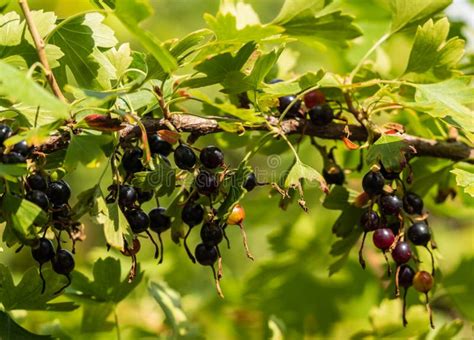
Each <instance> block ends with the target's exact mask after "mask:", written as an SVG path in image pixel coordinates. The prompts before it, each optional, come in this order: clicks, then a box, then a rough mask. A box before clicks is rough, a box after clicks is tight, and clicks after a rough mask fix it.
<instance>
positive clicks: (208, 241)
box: [201, 222, 224, 247]
mask: <svg viewBox="0 0 474 340" xmlns="http://www.w3.org/2000/svg"><path fill="white" fill-rule="evenodd" d="M223 239H224V232H223V230H222V228H221V227H220V226H219V225H218V224H217V223H211V222H208V223H204V224H203V225H202V228H201V240H202V243H204V245H206V246H207V247H213V246H217V245H218V244H219V243H221V242H222V240H223Z"/></svg>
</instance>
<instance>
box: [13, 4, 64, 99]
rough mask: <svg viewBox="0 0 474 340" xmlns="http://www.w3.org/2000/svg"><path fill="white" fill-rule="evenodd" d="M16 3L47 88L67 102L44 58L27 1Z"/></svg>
mask: <svg viewBox="0 0 474 340" xmlns="http://www.w3.org/2000/svg"><path fill="white" fill-rule="evenodd" d="M18 3H19V4H20V7H21V10H22V11H23V14H24V16H25V19H26V25H27V26H28V30H29V31H30V33H31V37H32V38H33V42H34V43H35V46H36V52H38V58H39V60H40V62H41V64H42V65H43V67H44V72H45V75H46V79H48V83H49V86H51V90H52V91H53V93H54V95H55V96H56V97H58V98H59V99H60V100H62V101H63V102H67V101H66V98H65V97H64V95H63V93H62V92H61V89H60V88H59V85H58V83H57V81H56V78H55V77H54V74H53V71H51V67H50V66H49V62H48V58H47V56H46V50H45V43H44V41H43V38H41V36H40V34H39V32H38V29H37V28H36V26H35V23H34V22H33V18H32V16H31V11H30V7H29V6H28V1H27V0H18Z"/></svg>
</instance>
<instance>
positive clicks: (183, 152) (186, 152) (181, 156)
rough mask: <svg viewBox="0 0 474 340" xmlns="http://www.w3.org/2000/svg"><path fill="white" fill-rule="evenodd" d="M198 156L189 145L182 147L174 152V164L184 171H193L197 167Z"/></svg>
mask: <svg viewBox="0 0 474 340" xmlns="http://www.w3.org/2000/svg"><path fill="white" fill-rule="evenodd" d="M196 161H197V158H196V155H195V154H194V151H193V149H191V148H190V147H189V146H187V145H180V146H178V147H177V148H176V149H175V150H174V162H175V164H176V166H177V167H178V168H180V169H182V170H191V169H192V168H194V166H195V165H196Z"/></svg>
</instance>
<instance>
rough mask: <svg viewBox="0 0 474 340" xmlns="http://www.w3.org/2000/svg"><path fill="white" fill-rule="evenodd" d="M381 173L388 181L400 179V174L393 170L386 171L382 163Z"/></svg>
mask: <svg viewBox="0 0 474 340" xmlns="http://www.w3.org/2000/svg"><path fill="white" fill-rule="evenodd" d="M380 173H381V174H382V176H383V177H384V178H385V179H386V180H388V181H393V180H395V179H399V178H400V172H398V171H392V170H390V171H388V170H387V169H385V167H384V166H383V164H382V163H380Z"/></svg>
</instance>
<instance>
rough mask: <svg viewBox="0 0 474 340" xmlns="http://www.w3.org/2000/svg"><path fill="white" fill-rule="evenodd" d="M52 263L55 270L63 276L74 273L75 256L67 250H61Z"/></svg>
mask: <svg viewBox="0 0 474 340" xmlns="http://www.w3.org/2000/svg"><path fill="white" fill-rule="evenodd" d="M51 263H52V264H53V270H54V271H55V272H56V273H58V274H62V275H67V274H69V273H70V272H72V271H73V270H74V266H75V263H74V256H73V255H72V253H71V252H70V251H69V250H66V249H59V250H58V252H57V253H56V255H55V256H54V257H53V259H52V261H51Z"/></svg>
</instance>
